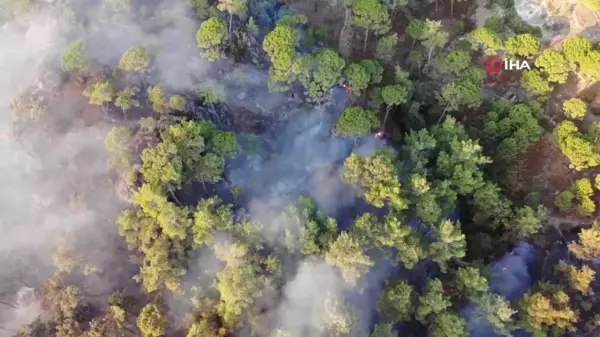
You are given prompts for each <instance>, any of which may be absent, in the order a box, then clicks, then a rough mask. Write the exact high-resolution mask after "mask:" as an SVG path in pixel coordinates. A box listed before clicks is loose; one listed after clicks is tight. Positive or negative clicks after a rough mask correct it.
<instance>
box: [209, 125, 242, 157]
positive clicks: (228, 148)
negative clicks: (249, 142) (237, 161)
mask: <svg viewBox="0 0 600 337" xmlns="http://www.w3.org/2000/svg"><path fill="white" fill-rule="evenodd" d="M210 141H211V143H212V144H211V145H212V146H211V147H210V149H211V150H212V152H214V153H216V154H218V155H220V156H229V157H230V158H235V156H236V154H237V144H238V143H237V136H236V134H235V132H231V131H218V132H216V133H215V134H214V135H213V136H212V138H211V139H210Z"/></svg>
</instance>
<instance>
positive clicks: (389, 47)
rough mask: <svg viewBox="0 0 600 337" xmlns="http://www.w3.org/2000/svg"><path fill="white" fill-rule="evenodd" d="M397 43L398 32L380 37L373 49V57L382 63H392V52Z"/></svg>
mask: <svg viewBox="0 0 600 337" xmlns="http://www.w3.org/2000/svg"><path fill="white" fill-rule="evenodd" d="M397 45H398V34H396V33H391V34H388V35H386V36H383V37H381V38H380V39H379V40H378V41H377V48H376V50H375V58H376V59H378V60H380V61H381V62H384V63H392V60H393V58H394V54H395V53H396V46H397Z"/></svg>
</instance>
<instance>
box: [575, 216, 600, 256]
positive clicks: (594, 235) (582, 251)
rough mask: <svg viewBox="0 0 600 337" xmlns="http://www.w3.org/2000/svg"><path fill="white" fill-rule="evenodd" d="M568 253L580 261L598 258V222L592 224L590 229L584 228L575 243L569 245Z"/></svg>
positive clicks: (599, 254)
mask: <svg viewBox="0 0 600 337" xmlns="http://www.w3.org/2000/svg"><path fill="white" fill-rule="evenodd" d="M569 251H570V252H571V253H573V255H575V256H576V257H577V258H578V259H580V260H597V259H598V258H600V222H597V221H596V222H594V223H593V225H592V227H591V228H584V229H582V230H581V233H579V237H578V239H577V241H573V242H570V243H569Z"/></svg>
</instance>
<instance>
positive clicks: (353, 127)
mask: <svg viewBox="0 0 600 337" xmlns="http://www.w3.org/2000/svg"><path fill="white" fill-rule="evenodd" d="M378 126H379V120H378V119H377V116H376V115H375V113H374V112H373V111H371V110H365V109H363V108H360V107H353V108H347V109H346V110H344V113H342V116H341V117H340V119H339V120H338V122H337V125H336V130H337V132H339V133H340V134H342V135H343V136H346V137H364V136H366V135H368V134H370V133H371V132H372V130H373V129H375V128H376V127H378Z"/></svg>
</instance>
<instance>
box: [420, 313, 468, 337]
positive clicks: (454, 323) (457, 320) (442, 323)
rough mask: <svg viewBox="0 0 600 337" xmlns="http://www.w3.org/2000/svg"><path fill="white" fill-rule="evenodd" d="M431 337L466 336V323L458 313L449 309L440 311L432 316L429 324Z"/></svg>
mask: <svg viewBox="0 0 600 337" xmlns="http://www.w3.org/2000/svg"><path fill="white" fill-rule="evenodd" d="M429 336H431V337H468V336H470V334H469V331H468V330H467V323H466V322H465V320H464V319H463V318H462V317H460V316H459V315H457V314H455V313H454V312H451V311H442V312H440V313H439V314H437V315H436V316H435V318H433V321H432V323H431V325H429Z"/></svg>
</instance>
